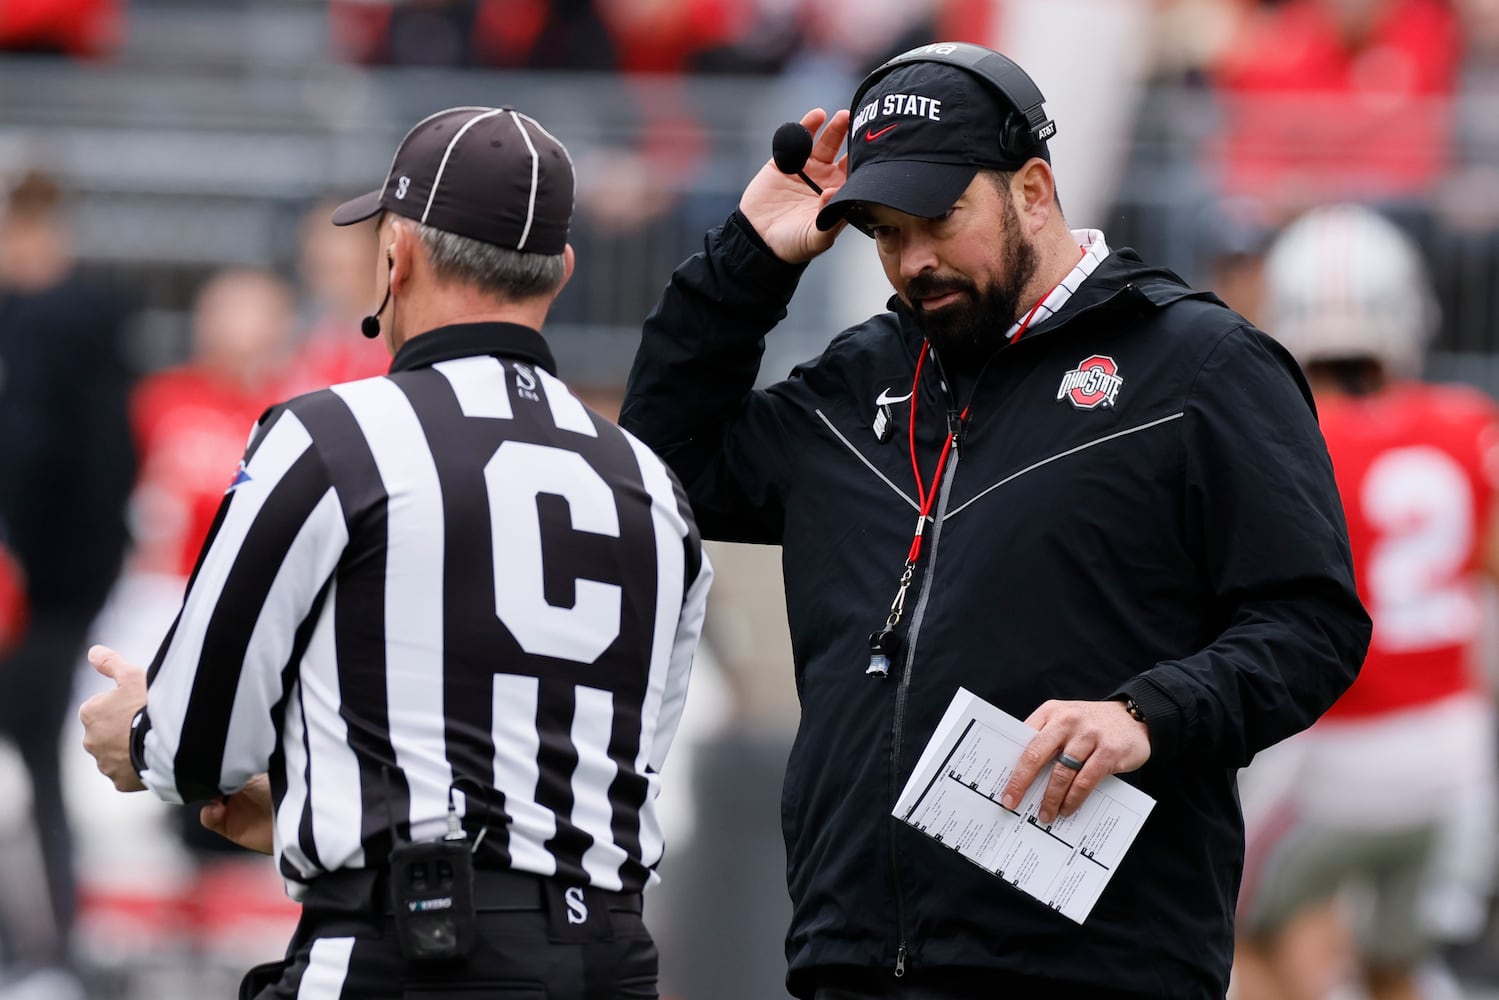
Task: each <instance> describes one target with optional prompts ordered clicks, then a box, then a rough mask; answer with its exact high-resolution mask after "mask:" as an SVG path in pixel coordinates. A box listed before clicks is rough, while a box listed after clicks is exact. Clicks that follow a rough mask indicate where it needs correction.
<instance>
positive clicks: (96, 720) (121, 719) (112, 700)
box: [78, 646, 146, 792]
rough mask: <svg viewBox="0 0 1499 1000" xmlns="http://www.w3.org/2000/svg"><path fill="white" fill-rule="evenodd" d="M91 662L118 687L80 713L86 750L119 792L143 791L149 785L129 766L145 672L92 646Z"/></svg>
mask: <svg viewBox="0 0 1499 1000" xmlns="http://www.w3.org/2000/svg"><path fill="white" fill-rule="evenodd" d="M88 661H89V662H90V663H92V664H93V665H94V669H95V670H97V671H99V673H101V674H103V675H104V676H105V677H108V678H109V679H110V680H112V681H114V682H115V686H114V690H112V691H105V692H103V693H102V694H96V695H94V696H93V697H92V698H90V699H89V700H88V701H86V702H84V703H83V707H82V708H80V709H79V710H78V721H80V722H82V723H83V749H85V750H87V751H88V752H89V754H90V755H91V756H92V757H93V758H94V761H95V763H97V764H98V765H99V770H100V772H102V773H103V774H104V776H105V777H106V778H108V779H109V780H110V781H113V782H114V785H115V787H116V788H118V789H119V790H120V791H122V792H139V791H143V790H144V789H145V787H146V786H145V785H144V784H142V783H141V779H140V775H138V774H136V773H135V768H134V767H133V766H131V764H130V723H131V722H132V721H133V720H134V719H135V713H137V712H139V711H140V710H141V709H143V708H145V707H146V671H145V670H144V669H142V668H141V667H139V666H136V665H135V664H134V663H131V662H130V661H129V660H127V659H125V657H123V656H121V655H120V654H119V653H116V652H115V651H114V650H112V649H110V648H109V647H108V646H93V647H91V648H90V649H89V651H88Z"/></svg>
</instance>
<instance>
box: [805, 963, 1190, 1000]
mask: <svg viewBox="0 0 1499 1000" xmlns="http://www.w3.org/2000/svg"><path fill="white" fill-rule="evenodd" d="M815 980H816V983H817V986H816V989H815V991H814V992H813V994H812V997H813V1000H1039V998H1043V997H1044V998H1045V1000H1162V998H1161V997H1158V996H1154V995H1151V994H1145V993H1128V992H1124V991H1120V990H1110V989H1100V988H1098V987H1094V986H1085V985H1083V984H1081V983H1076V982H1067V981H1065V980H1060V979H1045V978H1040V977H1036V976H1021V975H1015V974H1014V973H1006V972H1000V971H998V970H985V969H954V970H943V969H935V970H929V971H923V970H912V971H911V972H910V973H908V974H906V975H905V976H903V977H901V978H899V979H897V978H896V977H895V976H894V975H893V974H892V973H891V972H890V971H889V970H888V969H880V970H871V969H859V968H847V969H845V968H823V969H819V970H817V972H816V974H815Z"/></svg>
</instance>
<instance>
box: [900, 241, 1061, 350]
mask: <svg viewBox="0 0 1499 1000" xmlns="http://www.w3.org/2000/svg"><path fill="white" fill-rule="evenodd" d="M1005 243H1006V246H1005V263H1006V264H1007V265H1008V267H1007V268H1006V270H1007V272H1008V273H1007V275H1006V277H1005V279H1004V280H1002V281H997V282H995V283H994V284H991V285H989V286H988V287H987V288H985V289H983V290H980V289H979V287H978V286H977V285H976V284H974V283H973V282H972V281H970V280H968V279H967V278H960V277H939V276H936V275H925V274H919V275H917V276H916V277H914V278H912V279H911V281H910V284H908V285H907V286H906V300H907V301H908V302H911V303H912V308H911V311H912V313H913V314H914V315H915V317H916V325H917V326H919V327H920V328H921V332H922V333H924V334H925V335H926V339H927V340H929V341H930V342H931V344H932V346H933V347H935V348H936V349H937V354H938V356H939V357H941V359H942V364H943V367H945V368H949V369H960V370H966V371H972V372H977V371H978V370H979V369H981V368H982V367H983V366H984V364H985V363H986V362H987V361H988V360H989V359H990V358H991V357H993V356H994V352H996V351H998V350H999V349H1000V348H1001V347H1003V346H1004V345H1005V336H1004V335H1005V331H1006V330H1008V329H1009V328H1010V327H1011V325H1013V324H1014V323H1015V321H1016V320H1018V319H1019V318H1020V314H1021V303H1020V292H1021V289H1023V288H1024V287H1025V286H1026V285H1027V284H1029V283H1030V280H1031V278H1032V277H1033V276H1034V275H1035V273H1036V267H1037V262H1036V261H1037V255H1036V248H1035V247H1033V246H1032V245H1031V244H1030V243H1027V242H1026V241H1025V240H1024V239H1021V238H1020V237H1019V235H1018V234H1016V233H1015V232H1014V230H1013V229H1011V230H1010V233H1009V235H1007V236H1006V238H1005ZM945 292H959V293H961V294H962V297H961V298H959V299H958V300H957V301H955V302H952V303H950V304H948V305H946V306H943V307H942V308H940V309H936V310H927V309H924V308H922V306H921V300H922V299H926V298H932V297H934V296H938V295H941V294H943V293H945Z"/></svg>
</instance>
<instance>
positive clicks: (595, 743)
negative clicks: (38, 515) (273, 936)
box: [136, 323, 712, 897]
mask: <svg viewBox="0 0 1499 1000" xmlns="http://www.w3.org/2000/svg"><path fill="white" fill-rule="evenodd" d="M553 368H554V365H553V363H552V359H551V355H550V352H549V351H548V349H547V347H546V344H545V342H544V341H543V340H542V338H541V336H540V334H538V333H536V332H535V331H533V330H530V329H527V328H525V327H519V326H513V325H509V324H495V323H487V324H471V325H465V326H453V327H445V328H442V329H440V330H434V331H431V332H428V333H425V334H423V335H421V336H419V337H416V338H413V339H412V340H411V341H410V342H409V343H407V344H406V345H404V346H403V347H402V348H401V350H400V352H399V353H398V354H397V356H396V358H395V361H394V363H393V364H392V370H391V374H390V375H389V376H385V377H381V378H373V379H367V380H365V381H361V382H351V383H347V384H344V385H338V386H334V387H333V388H332V389H329V390H324V391H321V392H315V393H312V394H309V395H306V396H302V397H299V398H297V399H294V400H292V401H291V402H289V403H286V404H284V405H282V406H278V407H276V408H274V409H272V410H271V411H270V412H269V413H267V415H266V416H265V417H264V418H263V419H262V421H261V422H260V424H259V425H258V426H257V427H256V429H255V432H254V434H253V436H252V437H251V440H250V445H249V449H248V451H247V453H246V456H245V460H244V462H243V464H242V466H241V469H240V471H239V473H238V474H237V476H236V478H235V485H233V486H232V487H231V488H230V492H229V493H228V495H227V496H226V497H225V501H224V504H223V506H222V507H221V508H220V511H219V515H218V519H217V520H216V522H215V524H214V528H213V533H212V534H211V535H210V536H209V541H208V543H207V544H206V546H205V548H204V551H203V554H202V556H201V557H200V559H199V564H198V567H197V569H196V570H195V572H194V574H193V578H192V581H191V583H190V584H189V587H188V592H187V597H186V600H185V603H184V605H183V608H182V611H181V613H180V614H179V616H178V619H177V622H176V624H175V625H174V626H173V627H172V631H171V632H170V633H169V634H168V636H167V638H166V640H165V642H164V643H163V644H162V647H161V650H160V651H159V652H158V653H157V655H156V659H155V661H154V662H153V663H152V665H151V669H150V688H149V708H148V713H147V715H146V716H145V717H143V718H142V720H141V722H140V726H139V730H140V731H141V732H142V733H143V734H144V735H143V737H139V736H138V738H137V743H136V746H137V750H138V755H139V759H140V763H139V765H138V766H141V767H142V773H141V777H142V779H143V780H144V781H145V783H146V784H147V786H148V787H150V788H151V789H152V790H153V791H155V792H156V794H157V795H159V796H160V797H162V798H164V799H167V800H169V801H174V802H181V801H195V800H202V799H207V798H211V797H214V796H217V795H219V794H220V793H221V792H231V791H234V790H237V789H238V788H240V787H242V786H243V785H244V783H245V782H246V781H247V780H248V779H249V778H250V777H251V776H252V775H254V774H257V773H260V772H264V771H269V773H270V775H271V783H272V789H273V792H274V800H275V829H276V837H275V848H276V856H277V860H278V863H279V864H280V867H281V872H282V874H283V875H284V877H285V878H286V880H287V886H288V890H289V891H290V892H291V894H292V895H293V896H297V897H300V895H301V894H302V891H303V890H304V889H305V886H306V884H307V883H308V882H309V881H310V880H312V879H314V878H316V877H317V876H318V875H319V874H321V873H324V872H328V871H333V870H336V869H342V868H361V867H366V866H371V867H373V866H376V865H379V864H382V863H383V861H384V858H385V856H386V854H387V852H388V851H389V849H390V846H391V842H392V840H391V827H392V822H394V824H395V826H396V827H397V829H398V830H399V832H400V834H401V836H403V837H409V838H411V839H416V840H422V839H434V838H436V837H438V836H440V835H441V834H442V832H443V830H444V829H445V817H446V815H447V808H448V796H449V789H450V788H452V789H454V791H455V793H456V794H455V796H454V798H455V801H456V802H457V804H458V809H459V812H460V813H461V814H463V816H464V826H465V829H466V830H467V832H468V835H469V837H470V838H475V837H477V836H478V835H479V832H480V831H481V830H483V831H484V840H483V842H482V844H481V845H480V850H479V853H478V855H477V857H478V863H479V865H480V866H481V867H504V868H514V869H518V870H522V871H529V872H536V873H539V874H543V875H556V876H559V877H564V878H567V879H569V880H575V881H581V882H586V883H588V884H591V885H594V886H598V887H600V888H605V889H623V890H626V891H633V890H637V889H640V888H642V887H643V886H644V885H645V884H647V883H648V882H650V881H653V880H654V879H655V875H654V871H653V869H654V866H655V865H656V863H657V862H658V861H659V860H660V858H661V854H662V848H663V843H662V836H661V830H660V828H659V826H658V824H657V820H656V816H655V811H654V799H655V796H656V792H657V787H658V781H659V778H658V772H659V770H660V768H661V765H662V761H663V759H664V758H665V756H666V751H667V748H668V746H669V745H670V743H671V739H672V735H673V733H674V732H675V730H676V728H677V722H678V719H679V717H680V712H681V708H682V703H683V700H684V698H685V695H686V688H687V677H688V673H689V670H690V667H691V661H692V656H693V652H694V650H695V648H696V645H697V640H698V636H699V632H700V629H701V626H702V619H703V612H704V605H705V602H706V597H707V590H708V585H709V582H710V580H711V578H712V569H711V567H710V566H709V563H708V560H707V558H706V557H705V555H704V554H703V552H702V547H701V542H700V539H699V537H698V534H697V529H696V527H695V525H694V524H693V521H692V516H691V513H690V511H689V509H688V506H687V501H686V500H685V498H684V495H683V493H682V491H681V489H680V487H679V486H678V485H677V483H676V481H675V479H674V478H673V477H672V475H671V473H669V472H668V471H667V469H666V467H665V466H664V465H663V464H662V463H661V462H660V461H659V460H658V459H657V458H656V457H655V456H654V455H653V454H651V452H650V451H649V450H648V449H647V448H646V447H645V446H644V445H642V444H641V443H640V442H639V441H637V440H635V439H634V438H633V437H631V436H629V435H628V434H626V433H625V432H623V431H621V430H620V429H619V428H618V427H616V426H615V425H613V424H612V423H609V422H608V421H606V420H604V419H602V418H601V417H599V416H597V415H595V414H593V413H591V412H590V411H588V410H587V409H585V408H584V406H583V404H582V403H580V402H579V401H578V399H577V398H576V397H575V396H574V395H573V394H572V393H571V392H569V391H568V389H567V387H566V386H565V385H564V384H563V383H562V382H560V381H559V380H558V379H557V378H556V377H555V375H553V374H552V371H553Z"/></svg>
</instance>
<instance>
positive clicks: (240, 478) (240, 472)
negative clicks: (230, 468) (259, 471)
mask: <svg viewBox="0 0 1499 1000" xmlns="http://www.w3.org/2000/svg"><path fill="white" fill-rule="evenodd" d="M249 481H250V473H249V472H247V471H245V460H244V459H240V460H239V466H238V467H237V468H236V469H235V470H234V478H233V479H232V480H230V481H229V488H228V489H226V490H225V491H224V495H225V496H228V495H229V494H230V493H233V492H234V491H235V490H237V489H239V488H240V487H241V486H243V485H244V484H245V483H248V482H249Z"/></svg>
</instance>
